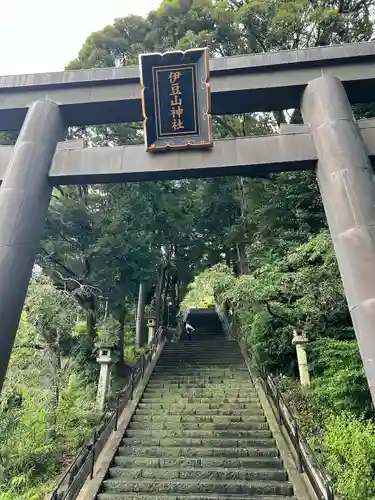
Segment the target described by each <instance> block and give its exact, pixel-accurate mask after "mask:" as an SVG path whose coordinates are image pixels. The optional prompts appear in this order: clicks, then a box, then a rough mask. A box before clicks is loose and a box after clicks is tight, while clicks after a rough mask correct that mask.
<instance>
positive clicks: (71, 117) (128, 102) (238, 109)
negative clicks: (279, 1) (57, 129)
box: [0, 42, 375, 130]
mask: <svg viewBox="0 0 375 500" xmlns="http://www.w3.org/2000/svg"><path fill="white" fill-rule="evenodd" d="M210 70H211V91H212V113H213V114H214V115H215V114H216V115H223V114H233V113H245V112H254V111H275V110H278V109H288V108H299V106H300V99H301V95H302V92H303V89H304V88H305V86H306V85H307V83H308V82H309V81H311V80H313V79H315V78H317V77H319V76H321V75H322V74H327V75H331V76H336V77H337V78H339V79H340V80H341V81H342V82H343V83H344V86H345V88H346V91H347V93H348V96H349V99H350V100H351V102H353V103H355V102H372V101H373V100H374V90H373V89H374V83H375V42H368V43H357V44H344V45H334V46H330V47H315V48H310V49H302V50H292V51H281V52H268V53H261V54H251V55H243V56H234V57H225V58H215V59H211V61H210ZM140 94H141V89H140V83H139V68H138V67H136V66H129V67H124V68H98V69H90V70H78V71H64V72H59V73H44V74H31V75H16V76H2V77H0V130H15V129H19V128H20V127H21V125H22V122H23V119H24V117H25V115H26V111H27V108H28V107H29V106H30V104H31V103H32V102H34V101H36V100H39V99H49V100H52V101H54V102H56V103H57V104H59V105H60V106H61V109H62V112H63V114H64V117H65V119H66V121H67V123H68V124H69V125H99V124H107V123H125V122H134V121H141V120H142V111H141V100H140Z"/></svg>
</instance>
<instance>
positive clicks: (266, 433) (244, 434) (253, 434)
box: [126, 429, 272, 439]
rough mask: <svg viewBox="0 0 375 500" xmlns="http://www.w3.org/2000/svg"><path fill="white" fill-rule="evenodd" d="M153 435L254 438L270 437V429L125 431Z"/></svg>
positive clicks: (201, 437)
mask: <svg viewBox="0 0 375 500" xmlns="http://www.w3.org/2000/svg"><path fill="white" fill-rule="evenodd" d="M147 436H153V437H157V438H159V439H162V438H172V437H181V438H200V439H203V438H236V439H247V438H255V439H263V438H271V437H272V433H271V431H270V430H246V431H239V430H231V429H225V430H222V431H218V430H215V429H213V430H208V431H205V430H201V429H196V430H184V429H183V430H177V431H175V430H173V429H172V430H171V429H169V430H152V429H138V430H131V429H128V430H127V431H126V437H147Z"/></svg>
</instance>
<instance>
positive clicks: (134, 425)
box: [129, 419, 269, 430]
mask: <svg viewBox="0 0 375 500" xmlns="http://www.w3.org/2000/svg"><path fill="white" fill-rule="evenodd" d="M230 427H231V429H232V430H234V429H238V430H248V429H266V430H268V429H269V426H268V423H267V422H265V421H264V422H259V421H256V420H254V421H247V422H232V423H231V425H230ZM227 428H228V422H199V423H198V422H181V421H178V422H170V421H169V419H164V421H162V420H158V421H153V422H150V421H141V422H135V421H131V422H130V424H129V429H154V430H156V429H162V430H163V429H186V430H192V429H202V430H211V429H215V430H221V429H223V430H226V429H227Z"/></svg>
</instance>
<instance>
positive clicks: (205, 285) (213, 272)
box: [180, 264, 234, 313]
mask: <svg viewBox="0 0 375 500" xmlns="http://www.w3.org/2000/svg"><path fill="white" fill-rule="evenodd" d="M233 280H234V276H233V274H232V273H231V272H230V269H229V268H228V267H226V266H224V265H222V264H218V265H216V266H214V267H212V268H209V269H206V270H205V271H203V272H202V273H201V274H198V275H197V276H196V277H195V278H194V281H193V282H192V283H191V284H190V285H189V286H188V291H187V293H186V295H185V297H184V299H183V301H182V302H181V304H180V312H181V313H183V312H184V311H185V310H186V309H189V308H194V307H197V308H200V307H210V306H214V305H215V303H216V299H215V295H216V293H217V292H218V290H221V289H223V288H225V287H226V286H228V285H229V284H230V283H231V282H233ZM215 292H216V293H215Z"/></svg>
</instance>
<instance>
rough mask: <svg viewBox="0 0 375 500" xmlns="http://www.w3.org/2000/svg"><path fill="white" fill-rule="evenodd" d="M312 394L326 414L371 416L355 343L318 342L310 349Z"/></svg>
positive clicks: (363, 375) (368, 394)
mask: <svg viewBox="0 0 375 500" xmlns="http://www.w3.org/2000/svg"><path fill="white" fill-rule="evenodd" d="M310 359H311V360H312V363H311V367H312V375H313V378H312V381H313V385H312V391H313V393H312V394H313V397H314V399H315V404H316V406H318V407H319V408H321V410H322V411H323V412H324V413H325V414H331V413H334V414H339V413H340V412H343V411H349V412H351V413H352V414H354V415H357V416H358V417H359V416H361V415H366V416H368V417H369V416H371V415H372V411H373V410H372V404H371V398H370V393H369V391H368V387H367V382H366V377H365V373H364V369H363V364H362V360H361V357H360V355H359V351H358V344H357V341H356V340H351V341H335V340H331V339H321V340H319V341H317V342H316V343H314V345H313V346H312V348H311V353H310Z"/></svg>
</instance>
